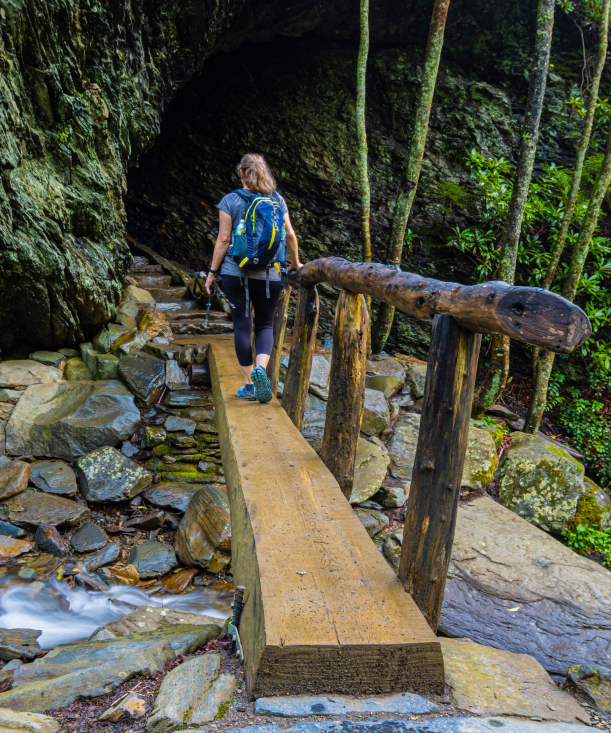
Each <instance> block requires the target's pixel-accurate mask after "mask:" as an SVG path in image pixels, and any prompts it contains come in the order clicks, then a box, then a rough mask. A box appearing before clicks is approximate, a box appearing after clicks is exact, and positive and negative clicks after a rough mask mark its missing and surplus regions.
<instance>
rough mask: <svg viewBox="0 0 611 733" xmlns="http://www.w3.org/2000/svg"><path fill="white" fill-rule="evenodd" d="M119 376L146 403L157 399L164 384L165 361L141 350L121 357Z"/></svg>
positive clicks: (151, 402) (149, 403) (148, 403)
mask: <svg viewBox="0 0 611 733" xmlns="http://www.w3.org/2000/svg"><path fill="white" fill-rule="evenodd" d="M119 376H120V377H121V379H122V380H123V381H124V382H125V383H126V384H127V385H128V387H129V388H130V389H131V390H132V392H133V393H134V394H136V395H137V396H138V397H139V398H140V399H141V400H142V401H143V402H145V403H146V404H147V405H151V404H153V403H155V402H157V401H158V400H159V398H160V397H161V393H162V392H163V388H164V386H165V362H164V361H163V360H162V359H157V358H156V357H154V356H151V355H150V354H146V353H144V352H143V351H136V352H134V353H133V354H128V355H127V356H123V357H121V361H120V363H119Z"/></svg>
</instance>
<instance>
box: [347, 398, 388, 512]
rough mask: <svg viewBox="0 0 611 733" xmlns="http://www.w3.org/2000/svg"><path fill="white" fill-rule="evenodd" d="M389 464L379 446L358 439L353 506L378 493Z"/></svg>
mask: <svg viewBox="0 0 611 733" xmlns="http://www.w3.org/2000/svg"><path fill="white" fill-rule="evenodd" d="M382 399H384V398H382ZM389 462H390V459H389V458H388V456H387V455H386V453H384V451H383V450H382V449H381V448H380V447H379V446H377V445H375V444H374V443H370V442H369V441H368V440H364V439H363V438H359V439H358V443H357V446H356V460H355V462H354V485H353V487H352V494H350V503H351V504H360V503H361V502H362V501H366V500H367V499H369V498H370V497H371V496H373V495H374V494H375V493H376V492H377V491H378V489H379V488H380V486H382V482H383V481H384V479H385V478H386V471H387V469H388V464H389Z"/></svg>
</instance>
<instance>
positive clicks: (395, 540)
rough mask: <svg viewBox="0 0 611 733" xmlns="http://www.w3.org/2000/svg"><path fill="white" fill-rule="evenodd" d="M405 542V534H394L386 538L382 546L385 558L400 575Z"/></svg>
mask: <svg viewBox="0 0 611 733" xmlns="http://www.w3.org/2000/svg"><path fill="white" fill-rule="evenodd" d="M402 542H403V532H393V533H392V534H391V535H389V536H388V537H386V539H385V540H384V544H383V546H382V552H383V554H384V557H385V558H386V559H387V560H388V564H389V565H390V566H391V568H392V569H393V570H394V571H395V573H397V574H398V573H399V563H400V562H401V544H402Z"/></svg>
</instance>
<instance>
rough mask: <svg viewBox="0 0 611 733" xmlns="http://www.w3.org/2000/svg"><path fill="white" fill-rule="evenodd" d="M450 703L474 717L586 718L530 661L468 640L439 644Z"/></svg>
mask: <svg viewBox="0 0 611 733" xmlns="http://www.w3.org/2000/svg"><path fill="white" fill-rule="evenodd" d="M439 641H440V643H441V649H442V651H443V664H444V667H445V672H446V684H447V685H448V686H449V688H450V697H451V699H452V703H453V704H454V705H455V707H457V708H458V709H459V710H465V711H467V712H469V713H471V714H474V715H511V716H514V717H524V718H540V719H542V720H550V721H559V722H565V723H576V722H578V721H582V722H586V721H587V719H588V716H587V713H585V712H584V710H583V709H582V708H581V706H580V705H579V704H578V703H577V702H575V700H574V699H573V698H572V697H571V695H569V694H568V693H567V692H563V691H561V690H559V689H558V688H557V687H556V685H555V684H554V682H553V681H552V679H551V678H550V676H549V675H548V674H547V672H546V671H545V670H544V669H543V667H542V666H541V665H540V664H539V662H537V660H536V659H533V657H530V656H528V655H527V654H512V653H511V652H506V651H503V650H501V649H493V648H492V647H489V646H482V645H481V644H474V643H473V642H470V641H459V640H455V639H443V638H440V639H439Z"/></svg>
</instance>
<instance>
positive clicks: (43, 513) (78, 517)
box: [0, 489, 89, 530]
mask: <svg viewBox="0 0 611 733" xmlns="http://www.w3.org/2000/svg"><path fill="white" fill-rule="evenodd" d="M0 512H3V513H4V517H5V519H6V520H8V522H9V523H11V524H16V525H17V526H18V527H23V528H24V529H29V530H36V529H37V528H38V526H39V525H41V524H49V525H51V526H53V527H67V526H74V525H76V524H79V522H82V521H84V520H85V519H87V518H88V517H89V509H88V508H87V507H84V506H81V505H80V504H77V503H76V502H75V501H71V500H70V499H63V498H62V497H60V496H54V495H53V494H45V493H43V492H42V491H32V490H31V489H27V490H26V491H23V492H21V493H20V494H18V495H17V496H13V497H11V498H10V499H7V500H6V501H4V502H2V504H1V505H0Z"/></svg>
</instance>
